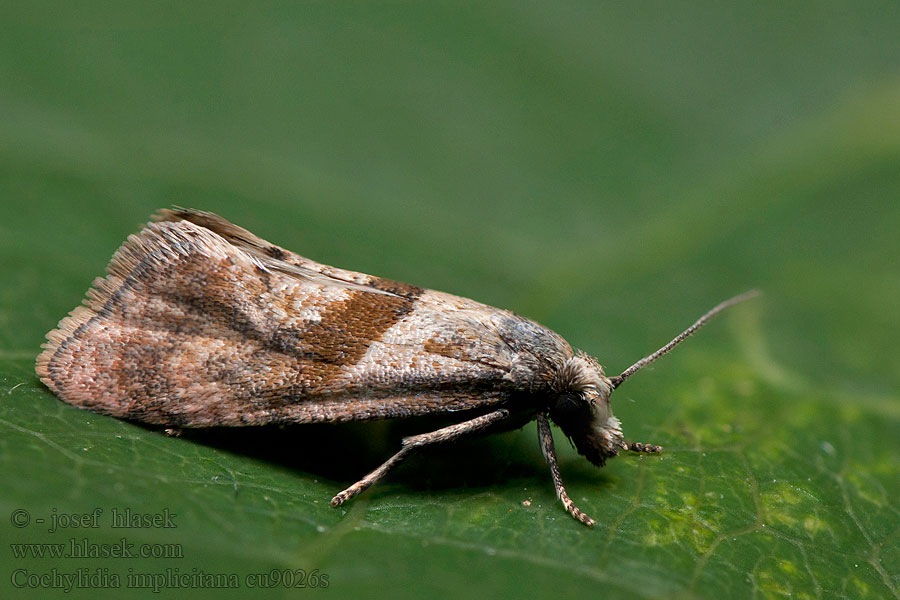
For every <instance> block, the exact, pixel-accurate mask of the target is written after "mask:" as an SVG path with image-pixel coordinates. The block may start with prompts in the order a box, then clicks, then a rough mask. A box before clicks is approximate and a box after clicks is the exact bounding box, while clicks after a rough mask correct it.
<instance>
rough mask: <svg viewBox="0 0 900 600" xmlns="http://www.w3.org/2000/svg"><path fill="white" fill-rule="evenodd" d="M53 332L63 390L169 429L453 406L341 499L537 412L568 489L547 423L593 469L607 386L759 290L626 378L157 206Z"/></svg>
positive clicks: (614, 443)
mask: <svg viewBox="0 0 900 600" xmlns="http://www.w3.org/2000/svg"><path fill="white" fill-rule="evenodd" d="M106 271H107V275H106V277H105V278H99V277H98V278H97V279H96V280H95V281H94V283H93V287H92V288H91V289H90V290H89V291H88V292H87V297H86V299H85V300H84V303H83V305H82V306H79V307H77V308H75V309H74V310H73V311H72V312H71V313H69V315H68V316H66V317H65V318H63V319H62V321H60V323H59V325H58V327H57V328H56V329H54V330H53V331H50V332H49V333H48V334H47V341H46V342H45V343H44V344H43V352H42V353H41V354H40V355H39V356H38V358H37V362H36V371H37V374H38V376H39V377H40V378H41V381H43V382H44V384H46V385H47V387H49V388H50V389H51V390H52V391H53V392H55V393H56V394H57V395H58V396H59V397H60V398H61V399H62V400H63V401H65V402H67V403H69V404H72V405H74V406H78V407H81V408H85V409H89V410H92V411H96V412H98V413H103V414H107V415H112V416H114V417H119V418H124V419H129V420H134V421H139V422H144V423H149V424H156V425H162V426H165V427H171V428H184V427H213V426H247V425H263V424H287V423H318V422H330V423H336V422H345V421H370V420H376V419H396V418H406V417H415V416H421V415H435V414H439V415H445V416H451V417H453V420H454V421H455V424H452V425H449V426H447V427H443V428H441V429H438V430H436V431H432V432H430V433H424V434H421V435H416V436H412V437H407V438H404V439H403V441H402V445H401V448H400V450H399V451H398V452H397V453H396V454H394V455H393V456H392V457H390V458H389V459H388V460H387V461H386V462H384V463H383V464H382V465H381V466H379V467H378V468H376V469H375V470H374V471H372V472H371V473H369V474H368V475H366V476H365V477H363V478H362V479H360V480H359V481H357V482H356V483H354V484H353V485H351V486H350V487H348V488H347V489H345V490H343V491H342V492H340V493H338V494H337V495H336V496H335V497H334V498H333V499H332V500H331V505H332V506H340V505H341V504H343V503H344V502H346V501H347V500H349V499H350V498H352V497H353V496H355V495H357V494H359V493H360V492H362V491H363V490H365V489H366V488H368V487H369V486H371V485H372V484H373V483H375V482H376V481H378V480H379V479H381V478H382V477H383V476H384V475H385V474H386V473H387V472H388V471H390V470H391V469H392V468H393V467H394V466H396V465H397V464H398V463H399V462H401V461H402V460H403V459H404V458H406V457H407V456H408V455H410V454H411V453H413V452H415V451H416V450H418V449H420V448H424V447H426V446H430V445H432V444H441V443H445V442H450V441H452V440H456V439H458V438H461V437H464V436H468V435H472V434H475V433H481V434H483V433H492V432H497V431H503V430H509V429H516V428H519V427H522V426H523V425H525V424H526V423H528V422H530V421H532V420H537V430H538V438H539V441H540V447H541V450H542V453H543V455H544V458H545V459H546V461H547V463H548V464H549V467H550V473H551V476H552V479H553V485H554V486H555V488H556V495H557V496H558V498H559V499H560V500H561V502H562V504H563V506H564V507H565V510H566V511H568V512H569V513H570V514H571V515H572V516H573V517H575V518H576V519H577V520H579V521H581V522H582V523H584V524H586V525H593V524H594V520H593V519H591V518H590V517H589V516H587V515H586V514H585V513H583V512H582V511H581V510H579V509H578V507H576V506H575V504H574V503H573V502H572V500H571V499H570V498H569V496H568V494H567V493H566V490H565V488H564V486H563V483H562V479H561V477H560V472H559V466H558V462H557V458H556V451H555V449H554V445H553V437H552V435H551V430H550V422H551V421H553V422H554V423H555V424H556V425H557V426H559V427H560V428H561V429H562V432H563V433H564V434H565V435H566V436H567V437H568V438H569V440H570V441H571V442H572V443H573V444H574V446H575V448H576V449H577V450H578V452H579V453H580V454H581V455H583V456H585V457H586V458H587V459H588V460H589V461H591V462H592V463H594V464H595V465H598V466H603V465H604V464H605V462H606V461H607V460H608V459H610V458H612V457H614V456H616V455H618V454H619V452H620V451H622V450H631V451H634V452H646V453H656V452H659V451H660V450H661V448H660V447H659V446H656V445H652V444H642V443H639V442H628V441H626V440H625V438H624V437H623V435H622V429H621V425H620V423H619V420H618V419H616V418H615V417H614V416H613V413H612V410H611V408H610V394H611V392H612V391H613V390H614V389H616V388H617V387H618V386H619V385H621V383H622V382H623V381H625V380H626V379H628V378H629V377H630V376H631V375H633V374H634V373H635V372H636V371H638V370H639V369H640V368H642V367H644V366H646V365H648V364H650V363H651V362H653V361H654V360H656V359H657V358H659V357H660V356H662V355H663V354H665V353H666V352H668V351H669V350H671V349H672V348H673V347H674V346H675V345H677V344H678V343H680V342H681V341H682V340H684V339H685V338H686V337H687V336H689V335H691V334H692V333H693V332H694V331H696V330H697V329H698V328H699V327H701V326H702V325H703V324H704V323H705V322H706V321H708V320H709V319H710V318H712V317H713V316H714V315H715V314H717V313H718V312H720V311H722V310H723V309H725V308H726V307H728V306H731V305H733V304H736V303H738V302H740V301H742V300H744V299H746V298H748V297H750V296H751V295H753V294H755V292H754V291H751V292H748V293H745V294H743V295H740V296H737V297H735V298H732V299H730V300H726V301H725V302H722V303H721V304H719V305H718V306H716V307H715V308H713V309H712V310H710V311H709V312H708V313H706V314H705V315H704V316H703V317H701V318H700V320H698V321H697V322H696V323H694V324H693V325H692V326H691V327H689V328H688V329H686V330H685V331H684V332H682V333H681V334H680V335H678V336H677V337H676V338H675V339H673V340H672V341H671V342H669V343H668V344H666V345H665V346H663V347H662V348H660V349H659V350H657V351H656V352H654V353H653V354H650V355H649V356H647V357H645V358H643V359H641V360H639V361H638V362H636V363H635V364H634V365H632V366H631V367H629V368H628V369H626V370H625V371H624V372H622V373H621V374H620V375H616V376H612V377H608V376H607V375H606V374H604V371H603V368H602V367H601V366H600V363H598V362H597V360H596V359H595V358H593V357H591V356H589V355H587V354H585V353H584V352H581V351H578V352H576V351H574V350H573V349H572V347H571V346H569V344H568V343H567V342H566V341H565V340H564V339H563V338H562V337H560V336H559V335H558V334H556V333H554V332H553V331H551V330H549V329H547V328H546V327H543V326H541V325H539V324H537V323H535V322H534V321H531V320H529V319H526V318H524V317H521V316H519V315H517V314H515V313H513V312H510V311H508V310H502V309H498V308H494V307H491V306H488V305H485V304H481V303H479V302H475V301H474V300H469V299H467V298H461V297H458V296H453V295H450V294H446V293H442V292H437V291H434V290H428V289H423V288H421V287H417V286H415V285H409V284H406V283H400V282H397V281H392V280H389V279H383V278H380V277H374V276H372V275H366V274H363V273H356V272H353V271H347V270H344V269H338V268H335V267H330V266H327V265H323V264H319V263H316V262H313V261H311V260H309V259H307V258H304V257H302V256H299V255H297V254H294V253H293V252H289V251H287V250H285V249H283V248H280V247H278V246H275V245H274V244H271V243H269V242H267V241H265V240H263V239H260V238H259V237H257V236H255V235H253V234H252V233H250V232H249V231H247V230H246V229H243V228H241V227H238V226H237V225H233V224H232V223H230V222H228V221H226V220H225V219H223V218H222V217H219V216H217V215H215V214H212V213H209V212H202V211H198V210H189V209H181V208H175V209H170V210H162V211H160V212H159V213H157V214H156V215H155V216H154V217H153V220H152V221H151V222H150V223H148V224H147V225H146V226H145V227H144V229H143V230H142V231H140V233H138V234H136V235H131V236H130V237H129V238H128V239H127V240H126V241H125V243H124V244H123V245H122V246H121V247H120V248H119V250H118V251H117V252H116V253H115V255H114V256H113V257H112V260H111V262H110V263H109V266H108V267H107V269H106Z"/></svg>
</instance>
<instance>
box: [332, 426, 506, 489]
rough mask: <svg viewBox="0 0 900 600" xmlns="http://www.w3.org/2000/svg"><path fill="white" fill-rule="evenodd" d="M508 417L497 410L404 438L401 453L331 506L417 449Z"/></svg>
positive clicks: (477, 429) (383, 473)
mask: <svg viewBox="0 0 900 600" xmlns="http://www.w3.org/2000/svg"><path fill="white" fill-rule="evenodd" d="M508 416H509V411H508V410H506V409H503V408H501V409H500V410H495V411H494V412H491V413H488V414H486V415H482V416H480V417H476V418H474V419H472V420H470V421H463V422H462V423H457V424H456V425H450V426H449V427H444V428H441V429H438V430H436V431H432V432H431V433H423V434H421V435H414V436H411V437H407V438H403V447H402V448H400V451H399V452H398V453H397V454H395V455H393V456H392V457H390V458H389V459H387V460H386V461H385V462H384V464H382V465H381V466H380V467H378V468H377V469H375V470H374V471H372V472H371V473H369V474H368V475H366V476H365V477H363V478H362V479H360V480H359V481H357V482H356V483H354V484H353V485H351V486H350V487H348V488H347V489H346V490H344V491H343V492H341V493H339V494H338V495H337V496H335V497H334V498H332V499H331V505H332V506H340V505H341V504H343V503H344V502H346V501H347V500H349V499H350V498H352V497H353V496H355V495H357V494H359V493H360V492H362V491H364V490H365V489H366V488H368V487H369V486H370V485H372V484H373V483H375V482H376V481H378V480H379V479H381V478H382V477H384V475H385V473H387V472H388V471H390V470H391V469H392V468H393V467H394V466H396V465H397V463H399V462H400V461H401V460H403V459H404V458H406V455H408V454H410V453H411V452H412V451H413V450H415V449H416V448H421V447H423V446H429V445H431V444H439V443H441V442H449V441H451V440H455V439H456V438H459V437H462V436H464V435H468V434H470V433H475V432H478V431H481V430H483V429H486V428H487V427H490V426H491V425H493V424H495V423H497V422H499V421H502V420H503V419H506V418H507V417H508Z"/></svg>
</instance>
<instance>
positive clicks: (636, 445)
mask: <svg viewBox="0 0 900 600" xmlns="http://www.w3.org/2000/svg"><path fill="white" fill-rule="evenodd" d="M625 449H626V450H631V451H632V452H640V453H642V454H659V453H660V452H662V446H655V445H653V444H643V443H641V442H625Z"/></svg>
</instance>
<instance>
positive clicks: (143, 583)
mask: <svg viewBox="0 0 900 600" xmlns="http://www.w3.org/2000/svg"><path fill="white" fill-rule="evenodd" d="M816 11H817V12H816V13H815V14H814V15H813V14H809V7H801V6H796V7H793V6H785V5H782V4H780V3H770V4H763V5H760V4H754V5H752V6H750V5H747V6H745V7H741V6H736V5H735V6H731V5H721V4H717V3H708V4H706V3H704V4H699V5H693V6H683V5H678V6H675V5H672V6H669V5H666V4H646V5H633V4H631V3H629V4H621V5H620V4H614V3H612V4H608V5H594V4H585V5H580V4H578V3H566V5H565V6H561V5H559V4H558V3H535V4H522V3H506V4H500V5H497V4H494V5H490V6H480V5H473V6H468V7H461V6H456V5H453V4H446V5H434V4H430V3H429V4H425V5H420V4H416V3H410V4H408V5H391V6H380V7H376V6H369V5H361V6H356V5H352V6H351V5H340V6H335V5H332V4H331V3H322V4H313V3H304V4H298V5H281V4H276V5H272V6H270V7H267V8H266V9H263V8H258V7H256V6H255V5H252V4H247V3H233V4H230V5H227V6H226V5H222V4H217V5H215V6H211V7H200V6H193V5H192V6H181V5H175V4H173V5H171V6H159V5H150V4H144V3H135V4H134V5H128V4H114V5H108V6H102V7H101V6H99V5H95V4H94V3H83V4H79V3H72V2H56V3H53V2H51V3H47V4H44V5H41V6H37V5H34V4H33V3H20V4H19V5H17V6H12V7H6V8H4V17H3V19H0V73H2V81H3V83H2V84H0V115H2V116H0V142H2V143H0V202H2V203H3V208H4V210H3V219H2V220H0V257H2V258H0V278H2V279H0V281H2V284H0V431H2V434H0V474H2V479H3V486H2V489H3V491H2V492H0V516H2V517H3V525H2V532H3V540H4V544H3V547H2V548H0V553H2V554H3V557H4V558H3V560H2V563H0V564H2V573H0V581H2V583H0V589H3V591H4V592H5V593H4V597H7V596H9V597H19V596H22V595H25V596H34V597H45V596H47V595H50V594H53V595H57V594H58V595H60V596H62V595H64V593H65V589H66V588H67V587H69V586H70V585H73V584H70V583H69V580H68V579H67V578H66V577H67V576H70V575H78V576H79V577H80V579H77V578H76V580H75V583H74V587H73V589H72V591H71V592H70V593H69V594H67V597H96V596H97V595H98V594H99V595H102V596H109V597H121V596H122V595H123V593H124V592H141V593H145V594H146V595H147V596H153V597H161V596H160V595H159V594H154V593H153V592H154V591H156V590H154V589H153V587H154V586H156V588H157V589H159V590H166V592H167V593H169V594H175V595H180V592H181V591H182V590H181V589H173V588H193V589H192V590H191V591H194V592H199V593H200V594H201V595H204V594H205V595H206V596H209V597H213V596H215V597H219V596H222V595H226V596H242V595H244V596H245V595H247V594H248V593H257V591H258V588H263V590H262V591H263V593H271V594H277V595H281V596H291V597H295V596H296V594H297V592H298V590H295V589H290V586H288V587H287V588H286V587H285V584H286V583H288V584H294V585H298V584H300V583H305V584H307V585H309V584H312V583H313V581H314V580H315V584H316V585H318V586H319V587H322V586H323V584H324V581H325V580H324V579H323V578H322V577H324V576H327V583H328V590H329V593H331V594H337V595H339V596H341V597H356V598H363V597H365V598H370V597H415V598H422V597H454V596H466V597H470V596H471V597H488V596H502V597H522V596H542V597H593V596H596V597H603V598H625V597H627V598H671V597H676V598H782V597H792V598H898V597H900V550H898V548H900V505H898V502H897V498H898V497H900V468H898V465H900V441H898V431H900V396H898V393H897V390H898V389H900V352H898V351H897V344H896V337H897V323H898V322H900V306H898V302H897V298H898V297H900V277H898V273H900V263H898V256H900V243H898V235H897V232H898V231H900V203H898V202H897V199H898V198H900V120H898V119H897V107H898V106H900V80H898V77H897V64H900V63H898V60H900V44H898V43H897V39H896V37H897V36H896V32H897V30H898V29H900V23H898V15H897V11H896V6H894V5H893V4H888V3H885V6H883V7H879V6H876V5H870V6H866V7H855V8H854V10H853V11H847V10H845V9H844V8H842V7H840V6H838V5H835V6H834V7H829V6H824V5H823V6H819V7H817V9H816ZM171 204H178V205H183V206H193V207H196V208H202V209H205V210H212V211H214V212H218V213H220V214H222V215H223V216H225V217H226V218H229V219H230V220H232V221H234V222H236V223H238V224H240V225H242V226H245V227H247V228H248V229H250V230H251V231H254V232H255V233H257V234H259V235H261V236H263V237H264V238H267V239H269V240H271V241H273V242H275V243H278V244H280V245H282V246H284V247H287V248H289V249H291V250H294V251H297V252H299V253H301V254H303V255H306V256H309V257H310V258H313V259H315V260H319V261H321V262H325V263H328V264H334V265H338V266H341V267H346V268H351V269H356V270H360V271H364V272H371V273H374V274H377V275H382V276H386V277H391V278H394V279H398V280H404V281H410V282H413V283H416V284H420V285H424V286H427V287H431V288H435V289H441V290H445V291H449V292H452V293H456V294H460V295H464V296H468V297H472V298H475V299H477V300H480V301H483V302H486V303H489V304H492V305H495V306H501V307H504V308H510V309H512V310H515V311H516V312H519V313H521V314H523V315H526V316H528V317H530V318H533V319H535V320H537V321H539V322H541V323H543V324H545V325H547V326H549V327H551V328H552V329H554V330H555V331H557V332H559V333H560V334H561V335H563V336H564V337H566V339H568V340H569V341H570V342H571V343H572V344H573V346H576V347H579V348H583V349H584V350H585V351H587V352H589V353H590V354H593V355H596V356H598V357H599V359H600V361H601V362H602V363H603V364H604V365H608V370H609V371H610V372H618V371H620V370H621V369H624V368H625V367H627V366H628V365H629V364H631V363H632V362H633V361H634V360H637V359H638V358H640V357H641V356H643V355H645V354H647V353H648V352H650V351H652V350H654V349H655V348H657V347H658V346H660V345H661V344H662V343H664V342H665V341H667V340H668V339H670V338H671V337H672V336H673V335H675V334H676V333H677V332H678V331H680V330H681V329H683V328H684V327H686V326H687V325H689V324H690V323H691V322H692V321H693V320H694V319H695V318H696V317H697V316H699V315H700V314H701V313H702V312H704V311H705V310H706V309H708V308H709V307H710V306H712V305H713V304H715V303H716V302H718V301H719V300H721V299H723V298H726V297H728V296H730V295H733V294H735V293H739V292H741V291H744V290H745V289H748V288H751V287H758V288H760V289H762V290H763V292H764V296H763V297H761V298H759V299H756V300H754V301H752V303H748V304H745V305H742V306H740V307H738V308H734V309H731V310H730V311H729V313H728V314H726V315H724V316H723V317H720V318H719V319H718V320H717V321H716V322H714V323H713V324H711V325H710V326H708V327H707V328H705V329H704V330H703V331H702V332H700V333H699V334H697V335H696V336H694V337H693V338H692V339H691V340H690V341H688V342H687V343H686V344H684V345H682V346H681V347H679V348H678V350H676V351H675V352H673V353H672V354H671V355H668V356H667V357H665V358H664V359H663V360H661V361H660V362H658V363H656V364H654V366H653V367H651V368H648V369H645V370H644V371H642V372H641V373H639V374H638V375H635V376H634V377H633V378H631V379H629V380H628V382H627V383H625V384H623V386H622V387H621V388H620V389H619V390H617V391H616V393H615V395H614V396H613V405H614V410H615V412H616V414H617V416H618V417H619V418H621V419H622V421H623V427H624V429H625V433H626V435H627V436H628V437H629V438H630V439H634V440H637V441H643V442H649V443H658V444H661V445H663V446H664V447H665V451H664V453H663V454H662V455H660V456H637V455H631V454H629V455H622V456H620V457H618V458H616V459H615V460H612V461H611V462H610V463H609V464H608V465H607V466H606V467H605V468H603V469H602V470H598V469H596V468H594V467H593V466H592V465H590V464H588V463H587V462H586V461H585V460H584V459H583V458H581V457H579V456H578V455H577V454H576V453H575V452H574V451H573V450H572V449H571V448H570V447H569V445H568V444H567V442H566V440H565V439H564V438H563V437H562V436H559V437H558V438H557V448H558V450H559V451H560V454H561V457H560V462H561V469H562V475H563V479H564V481H565V482H566V485H567V488H568V490H569V493H570V495H571V496H572V497H573V499H574V500H575V501H576V503H577V504H578V505H579V507H580V508H582V509H583V510H584V511H585V512H587V513H588V514H589V515H591V516H592V517H594V518H595V519H596V520H597V526H596V527H595V528H594V529H593V530H591V529H588V528H586V527H584V526H582V525H580V524H578V523H577V522H575V521H574V520H573V519H572V518H570V517H569V516H568V515H567V514H566V513H565V512H564V510H563V509H562V507H561V506H560V504H559V502H558V501H557V500H556V498H555V497H554V493H553V486H552V483H551V481H550V476H549V472H548V469H547V467H546V465H545V464H544V462H543V459H542V457H541V455H540V451H539V449H538V445H537V440H536V433H535V427H534V424H533V423H532V424H529V425H528V426H526V427H525V428H524V429H523V430H521V431H517V432H512V433H508V434H503V435H499V436H494V437H490V438H486V439H477V440H470V441H464V442H460V443H458V444H455V445H453V446H449V447H444V448H439V449H436V450H434V451H431V452H423V453H422V454H421V455H420V456H416V457H413V458H411V459H409V460H408V461H407V463H406V464H404V465H402V466H401V467H400V468H398V469H397V470H396V471H395V472H393V473H392V474H391V475H390V476H389V477H388V478H387V480H385V481H384V482H381V483H379V484H377V485H376V486H374V487H373V488H372V489H370V490H369V491H367V492H366V493H364V494H363V495H361V496H360V497H358V498H356V499H354V500H353V501H351V502H350V503H349V504H348V505H346V506H345V507H342V508H340V509H334V508H331V507H330V506H329V505H328V501H329V500H330V498H331V497H332V495H333V494H334V493H336V492H337V491H339V490H340V489H342V488H343V487H345V486H347V485H349V484H350V483H351V482H353V481H355V480H356V479H357V478H359V477H360V476H362V475H363V474H365V473H366V472H367V471H368V470H370V469H371V468H373V467H375V466H377V465H378V464H380V463H381V462H382V461H383V460H384V459H386V458H387V457H388V456H390V455H391V453H392V452H394V451H395V450H396V448H398V447H399V439H400V438H401V437H402V436H403V435H409V434H414V433H421V432H423V431H427V430H428V428H429V427H436V426H437V425H436V424H433V423H430V422H412V423H371V424H354V425H350V426H341V427H333V426H299V427H292V428H288V429H285V430H283V431H282V430H275V431H272V430H251V431H240V430H235V431H226V432H206V433H198V432H185V433H184V435H183V436H182V437H167V436H165V435H164V434H163V433H162V432H159V431H155V430H152V429H148V428H144V427H141V426H140V425H137V424H131V423H126V422H122V421H118V420H115V419H112V418H108V417H104V416H100V415H95V414H92V413H89V412H86V411H82V410H78V409H75V408H73V407H70V406H68V405H66V404H64V403H62V402H60V401H59V400H57V399H56V398H55V397H54V396H53V395H52V394H51V393H50V392H49V391H48V390H47V389H46V388H44V387H43V386H42V385H41V383H40V382H39V381H38V379H37V377H36V376H35V374H34V370H33V369H34V358H35V356H36V355H37V353H38V351H39V346H40V343H41V341H42V337H43V335H44V333H45V332H47V331H49V330H50V329H52V328H53V327H54V326H55V324H56V323H57V321H58V320H59V319H60V318H61V317H62V316H64V315H65V314H66V313H67V312H68V311H69V310H71V309H72V308H73V307H75V306H76V305H77V304H78V303H79V302H80V301H81V299H82V298H83V295H84V291H85V290H86V289H87V288H88V286H89V284H90V282H91V280H92V278H93V277H95V276H97V275H100V274H101V273H102V269H103V266H104V265H105V264H106V262H107V261H108V259H109V257H110V256H111V255H112V253H113V251H114V250H115V248H116V247H117V246H118V244H120V243H121V241H122V240H123V239H124V238H125V237H126V235H127V234H129V233H131V232H133V231H135V230H136V229H137V227H138V224H139V223H140V222H143V221H144V220H146V218H147V217H148V216H149V215H150V214H151V213H152V212H154V211H155V210H156V209H157V208H160V207H163V206H168V205H171ZM98 510H99V511H101V512H96V511H98ZM126 510H130V511H131V512H132V513H133V514H162V515H163V517H162V522H160V523H157V524H155V525H154V526H151V527H145V528H132V529H122V528H114V527H112V523H113V521H112V519H113V511H117V512H118V513H120V514H121V513H124V511H126ZM17 511H18V512H17ZM22 511H24V512H22ZM26 513H27V514H26ZM79 515H80V517H76V516H79ZM95 515H96V518H95ZM166 518H168V519H169V522H170V523H171V524H172V525H174V527H163V526H161V525H162V524H164V521H165V519H166ZM39 519H43V522H40V521H39ZM54 522H56V523H58V524H59V523H61V524H62V525H70V526H69V527H59V528H58V529H56V530H53V524H54ZM75 523H77V524H78V525H79V527H75V526H74V524H75ZM94 525H96V527H95V526H94ZM85 540H86V542H85ZM123 540H124V541H123ZM122 543H124V544H132V546H130V547H129V548H130V549H131V551H133V552H136V553H137V552H140V549H141V547H142V545H149V546H147V547H146V549H147V550H149V551H152V552H157V553H163V554H169V555H170V556H157V557H148V558H117V557H101V558H78V557H73V556H71V550H72V548H70V547H69V544H72V545H73V547H77V548H82V547H85V548H93V549H95V550H100V549H103V548H105V550H106V551H108V552H113V551H115V550H116V548H117V547H118V546H117V544H122ZM22 544H61V545H62V546H61V547H62V549H63V551H64V552H67V553H68V555H67V556H64V557H60V558H53V557H51V556H49V554H48V555H45V556H43V557H35V556H33V555H31V554H29V555H28V556H22V555H21V554H22V553H32V552H38V551H40V550H41V549H43V550H44V551H45V552H48V553H49V552H51V551H52V550H51V549H50V548H51V547H50V546H33V547H27V546H22ZM84 544H87V545H86V546H85V545H84ZM103 545H105V546H103ZM171 555H174V556H171ZM314 570H317V571H315V573H313V571H314ZM276 575H279V577H281V579H275V576H276ZM301 575H303V576H304V577H305V579H302V581H301V579H300V576H301ZM285 576H289V577H292V578H293V579H292V580H285V579H284V577H285ZM232 584H236V585H237V586H238V588H237V589H235V590H230V589H228V586H230V585H232ZM148 586H149V588H150V589H147V588H148ZM223 586H224V587H225V588H226V589H216V588H221V587H223ZM47 588H49V589H47ZM136 588H143V589H136ZM251 588H252V589H251ZM300 591H303V590H300ZM307 591H310V590H307ZM13 594H15V595H13Z"/></svg>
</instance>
